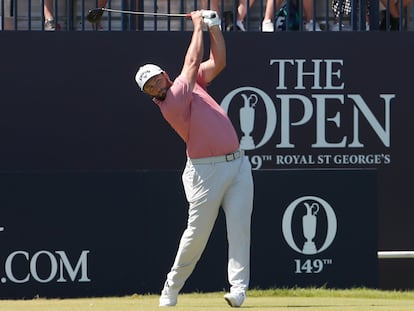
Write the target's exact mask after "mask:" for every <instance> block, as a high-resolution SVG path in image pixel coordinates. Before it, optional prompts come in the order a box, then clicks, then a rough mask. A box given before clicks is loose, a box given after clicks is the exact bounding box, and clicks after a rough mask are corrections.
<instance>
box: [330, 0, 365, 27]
mask: <svg viewBox="0 0 414 311" xmlns="http://www.w3.org/2000/svg"><path fill="white" fill-rule="evenodd" d="M354 4H355V5H356V6H358V5H359V4H358V3H357V2H354ZM352 5H353V2H352V0H333V1H332V11H333V13H334V24H333V25H332V29H331V30H332V31H341V30H343V29H344V28H345V25H344V24H343V23H342V18H343V16H344V15H350V14H351V12H352ZM366 5H367V8H366V17H365V30H369V0H367V2H366ZM359 26H361V25H359ZM360 30H361V27H360Z"/></svg>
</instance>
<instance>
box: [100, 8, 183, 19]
mask: <svg viewBox="0 0 414 311" xmlns="http://www.w3.org/2000/svg"><path fill="white" fill-rule="evenodd" d="M101 10H102V11H107V12H113V13H121V14H133V15H152V16H169V17H190V16H191V14H188V13H187V14H184V13H152V12H137V11H127V10H114V9H107V8H101Z"/></svg>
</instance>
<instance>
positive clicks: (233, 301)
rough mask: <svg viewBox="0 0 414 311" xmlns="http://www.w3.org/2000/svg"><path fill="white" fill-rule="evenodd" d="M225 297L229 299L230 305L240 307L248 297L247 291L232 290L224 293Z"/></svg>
mask: <svg viewBox="0 0 414 311" xmlns="http://www.w3.org/2000/svg"><path fill="white" fill-rule="evenodd" d="M224 299H225V300H226V301H227V303H228V304H229V306H230V307H233V308H238V307H240V306H241V305H242V304H243V302H244V299H246V293H245V292H230V293H228V294H225V295H224Z"/></svg>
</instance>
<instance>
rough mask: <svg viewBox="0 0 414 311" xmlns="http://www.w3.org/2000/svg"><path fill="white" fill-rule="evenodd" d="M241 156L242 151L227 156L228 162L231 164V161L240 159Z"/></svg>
mask: <svg viewBox="0 0 414 311" xmlns="http://www.w3.org/2000/svg"><path fill="white" fill-rule="evenodd" d="M239 154H240V151H236V152H233V153H229V154H226V161H227V162H230V161H234V160H236V159H237V158H238V157H239Z"/></svg>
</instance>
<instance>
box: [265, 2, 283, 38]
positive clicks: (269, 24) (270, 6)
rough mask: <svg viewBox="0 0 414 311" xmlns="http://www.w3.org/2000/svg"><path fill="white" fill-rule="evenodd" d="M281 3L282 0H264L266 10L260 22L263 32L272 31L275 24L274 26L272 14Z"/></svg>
mask: <svg viewBox="0 0 414 311" xmlns="http://www.w3.org/2000/svg"><path fill="white" fill-rule="evenodd" d="M281 3H282V0H267V1H266V10H265V15H264V17H263V22H262V31H263V32H274V31H275V26H274V22H273V20H274V16H275V11H277V10H278V8H279V7H280V5H281Z"/></svg>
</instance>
